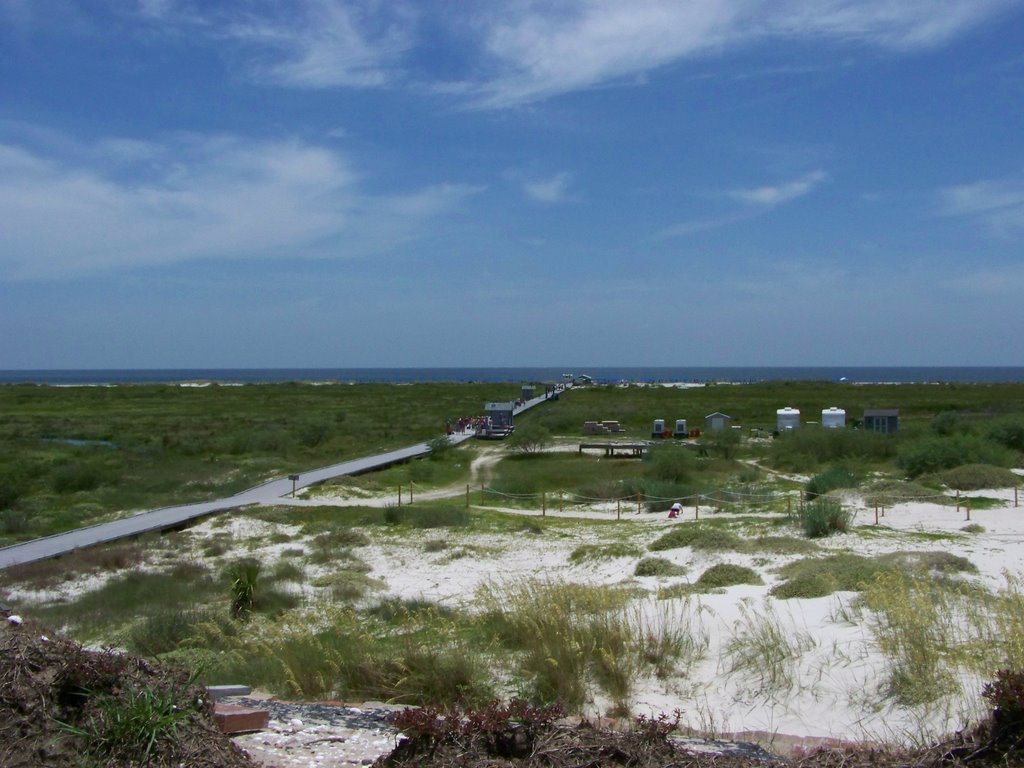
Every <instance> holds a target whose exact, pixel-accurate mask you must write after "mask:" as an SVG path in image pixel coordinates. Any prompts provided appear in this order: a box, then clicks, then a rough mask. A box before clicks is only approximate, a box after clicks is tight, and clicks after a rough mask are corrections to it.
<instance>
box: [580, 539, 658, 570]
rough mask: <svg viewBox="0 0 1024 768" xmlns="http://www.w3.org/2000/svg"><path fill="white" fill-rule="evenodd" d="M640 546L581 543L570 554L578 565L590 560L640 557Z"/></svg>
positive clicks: (622, 543) (617, 543)
mask: <svg viewBox="0 0 1024 768" xmlns="http://www.w3.org/2000/svg"><path fill="white" fill-rule="evenodd" d="M639 556H640V548H639V547H636V546H634V545H633V544H626V543H624V542H616V543H614V544H581V545H580V546H578V547H576V549H574V550H573V551H572V553H570V555H569V562H570V563H573V564H576V565H578V564H579V563H584V562H587V561H589V560H614V559H615V558H617V557H639Z"/></svg>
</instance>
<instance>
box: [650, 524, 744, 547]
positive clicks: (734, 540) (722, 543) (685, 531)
mask: <svg viewBox="0 0 1024 768" xmlns="http://www.w3.org/2000/svg"><path fill="white" fill-rule="evenodd" d="M681 547H692V548H693V549H699V550H704V551H710V552H722V551H729V550H732V551H739V550H742V549H744V547H745V544H744V542H743V540H742V539H741V538H740V537H739V536H737V535H736V534H735V533H733V532H732V531H729V530H726V529H724V528H721V527H719V526H706V525H700V524H684V525H680V526H678V527H676V528H673V529H672V530H671V531H669V532H668V533H666V534H665V535H664V536H662V537H661V538H659V539H657V540H656V541H654V542H653V543H652V544H651V545H650V546H649V547H648V549H649V550H651V551H652V552H661V551H664V550H666V549H679V548H681Z"/></svg>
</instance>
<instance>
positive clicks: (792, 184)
mask: <svg viewBox="0 0 1024 768" xmlns="http://www.w3.org/2000/svg"><path fill="white" fill-rule="evenodd" d="M827 178H828V174H827V173H825V172H824V171H821V170H817V171H811V172H810V173H807V174H805V175H803V176H801V177H800V178H799V179H794V180H793V181H788V182H786V183H784V184H777V185H774V186H764V187H755V188H753V189H737V190H734V191H732V192H730V193H729V196H730V197H731V198H733V199H734V200H738V201H739V202H742V203H747V204H749V205H758V206H773V205H780V204H781V203H788V202H789V201H790V200H795V199H796V198H798V197H803V196H804V195H806V194H807V193H809V192H810V191H811V190H812V189H814V188H815V187H816V186H818V185H819V184H821V182H823V181H824V180H825V179H827Z"/></svg>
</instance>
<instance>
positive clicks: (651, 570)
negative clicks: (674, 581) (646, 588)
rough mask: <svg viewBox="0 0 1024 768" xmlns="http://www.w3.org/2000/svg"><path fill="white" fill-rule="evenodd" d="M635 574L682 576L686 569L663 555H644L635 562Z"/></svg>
mask: <svg viewBox="0 0 1024 768" xmlns="http://www.w3.org/2000/svg"><path fill="white" fill-rule="evenodd" d="M633 573H634V575H636V576H682V575H684V574H685V573H686V569H685V568H683V567H682V566H681V565H676V564H675V563H673V562H672V561H671V560H666V559H665V558H664V557H645V558H644V559H643V560H641V561H640V562H639V563H637V564H636V570H634V571H633Z"/></svg>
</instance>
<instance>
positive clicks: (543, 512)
mask: <svg viewBox="0 0 1024 768" xmlns="http://www.w3.org/2000/svg"><path fill="white" fill-rule="evenodd" d="M547 514H548V494H547V492H546V491H541V492H540V516H541V517H547Z"/></svg>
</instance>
